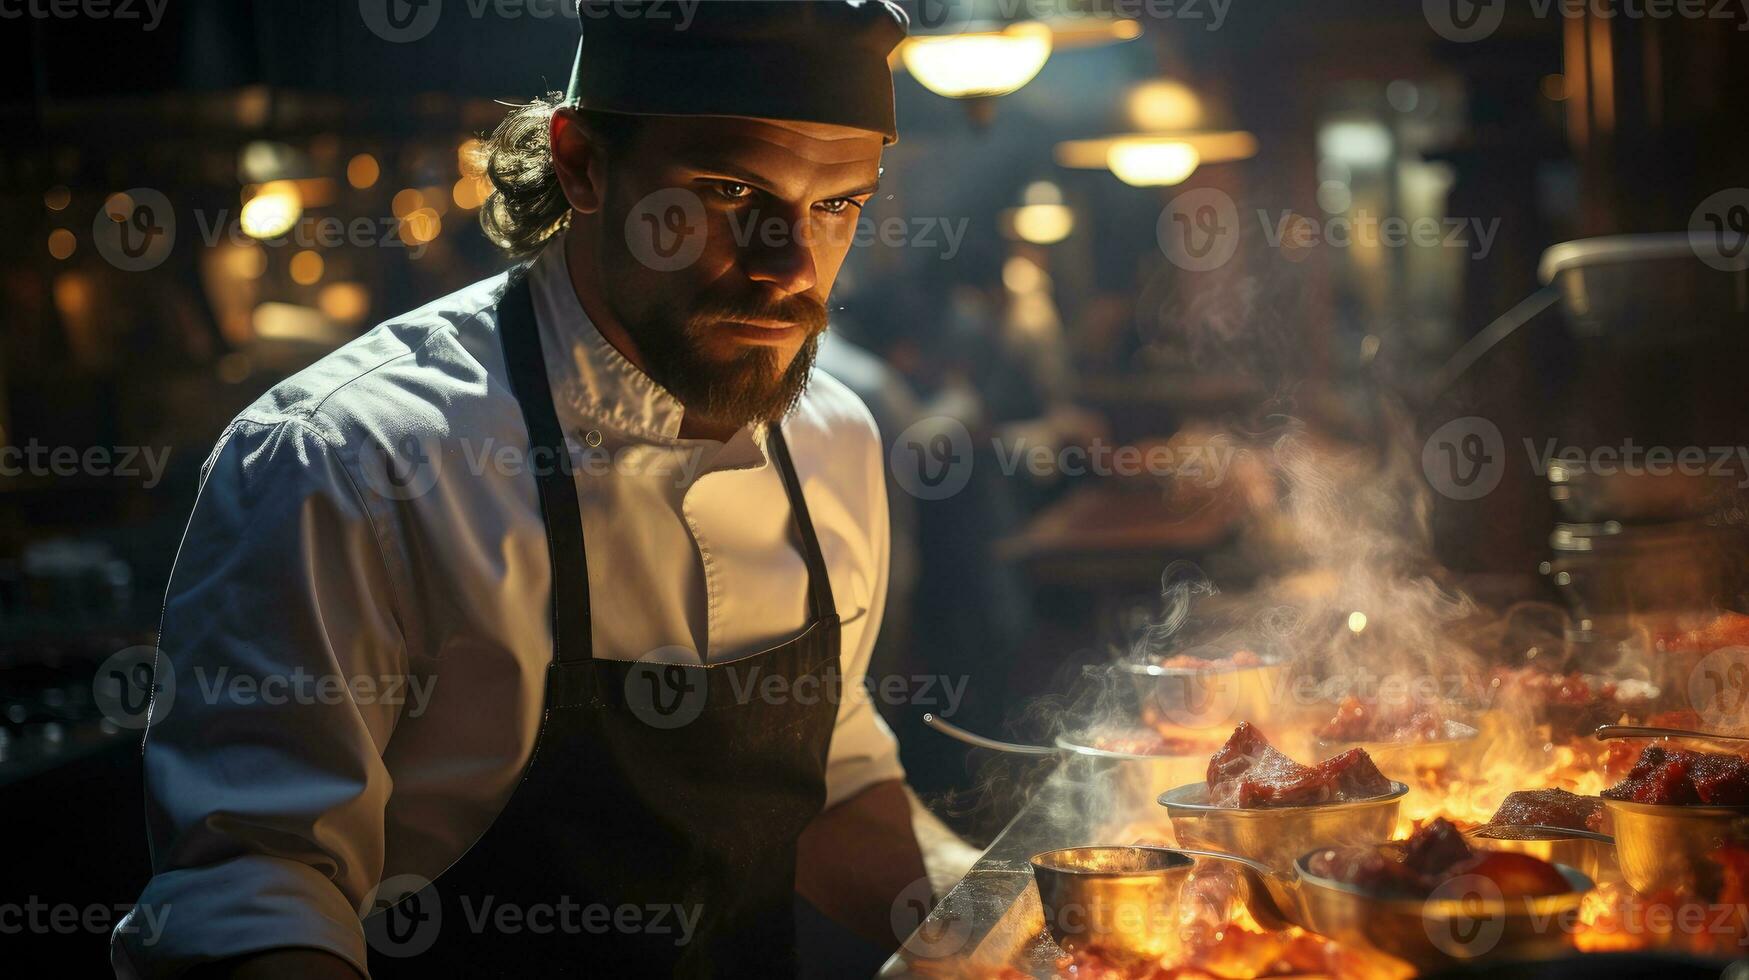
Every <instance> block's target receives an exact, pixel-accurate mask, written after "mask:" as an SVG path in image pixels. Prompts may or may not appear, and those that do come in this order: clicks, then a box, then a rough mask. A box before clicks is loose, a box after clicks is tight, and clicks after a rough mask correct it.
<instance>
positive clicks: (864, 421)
mask: <svg viewBox="0 0 1749 980" xmlns="http://www.w3.org/2000/svg"><path fill="white" fill-rule="evenodd" d="M784 431H785V432H786V433H788V434H790V435H792V436H796V435H801V434H806V435H808V436H814V437H818V438H823V439H849V440H856V441H858V442H862V441H869V442H872V443H874V444H876V445H879V443H880V430H879V429H878V428H877V427H876V426H875V420H874V415H873V414H872V413H871V412H870V411H869V410H868V406H867V405H865V404H863V401H862V399H861V398H860V397H859V396H858V395H857V394H856V392H854V391H852V390H850V387H849V386H848V385H846V384H845V383H844V382H842V381H839V380H838V379H837V378H835V377H833V376H832V375H831V374H829V373H827V372H826V370H825V369H824V368H821V367H818V366H816V367H815V368H814V370H813V374H812V375H811V376H810V378H809V380H808V388H807V391H806V392H805V393H804V394H803V395H802V399H801V401H800V402H798V403H797V404H796V410H795V414H794V415H792V416H791V417H790V419H789V421H788V422H787V423H786V424H785V426H784Z"/></svg>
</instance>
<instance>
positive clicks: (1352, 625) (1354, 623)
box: [1348, 609, 1366, 633]
mask: <svg viewBox="0 0 1749 980" xmlns="http://www.w3.org/2000/svg"><path fill="white" fill-rule="evenodd" d="M1363 629H1366V613H1363V612H1361V611H1360V610H1358V609H1356V610H1355V611H1353V612H1351V613H1349V614H1348V631H1349V632H1351V633H1359V632H1360V631H1361V630H1363Z"/></svg>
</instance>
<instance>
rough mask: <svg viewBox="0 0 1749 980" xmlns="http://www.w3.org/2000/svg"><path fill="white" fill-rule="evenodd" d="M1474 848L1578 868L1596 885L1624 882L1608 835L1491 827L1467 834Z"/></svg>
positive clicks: (1534, 828)
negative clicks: (1525, 856)
mask: <svg viewBox="0 0 1749 980" xmlns="http://www.w3.org/2000/svg"><path fill="white" fill-rule="evenodd" d="M1464 836H1465V837H1466V838H1468V839H1469V841H1470V844H1471V845H1472V846H1475V847H1478V848H1482V849H1486V850H1493V851H1511V852H1513V853H1515V854H1528V855H1529V856H1531V857H1533V858H1537V859H1539V860H1543V861H1547V862H1548V863H1550V864H1555V865H1565V866H1567V867H1569V868H1577V869H1578V870H1579V871H1581V872H1583V873H1584V874H1585V876H1586V877H1587V878H1590V879H1591V880H1592V881H1594V882H1596V883H1597V884H1600V885H1602V884H1611V883H1614V882H1618V881H1621V880H1622V876H1621V866H1620V864H1619V863H1618V862H1617V860H1616V856H1615V840H1614V839H1613V838H1611V837H1610V836H1609V835H1607V834H1596V833H1591V832H1589V831H1575V830H1569V829H1567V828H1565V827H1503V828H1502V827H1491V826H1487V825H1484V826H1481V827H1477V828H1474V829H1472V830H1466V831H1464Z"/></svg>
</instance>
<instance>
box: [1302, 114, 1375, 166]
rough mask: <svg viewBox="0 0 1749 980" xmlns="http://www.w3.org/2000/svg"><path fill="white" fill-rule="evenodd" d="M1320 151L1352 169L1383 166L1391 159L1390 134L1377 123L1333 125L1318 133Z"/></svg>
mask: <svg viewBox="0 0 1749 980" xmlns="http://www.w3.org/2000/svg"><path fill="white" fill-rule="evenodd" d="M1318 150H1319V152H1321V153H1322V154H1323V155H1324V156H1326V157H1330V158H1333V159H1336V160H1340V161H1342V162H1343V163H1346V164H1348V165H1349V166H1351V167H1380V166H1384V165H1385V164H1387V163H1389V162H1390V160H1391V152H1392V150H1391V134H1390V131H1388V130H1386V129H1385V127H1383V126H1381V125H1379V124H1378V123H1376V122H1339V123H1331V124H1330V125H1328V126H1325V127H1324V128H1323V129H1321V130H1319V131H1318Z"/></svg>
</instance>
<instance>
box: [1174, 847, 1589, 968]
mask: <svg viewBox="0 0 1749 980" xmlns="http://www.w3.org/2000/svg"><path fill="white" fill-rule="evenodd" d="M1321 850H1323V848H1317V849H1314V850H1312V851H1309V852H1307V853H1305V854H1302V855H1301V856H1299V857H1298V858H1295V859H1294V862H1293V865H1292V867H1291V869H1290V870H1288V871H1286V872H1282V871H1276V870H1273V869H1270V868H1268V867H1265V866H1264V865H1262V864H1259V863H1258V862H1255V861H1251V860H1248V859H1245V858H1240V857H1237V856H1234V855H1222V854H1218V853H1214V852H1208V851H1198V850H1187V851H1185V852H1184V853H1186V854H1189V855H1193V856H1196V857H1209V858H1215V859H1217V860H1228V861H1231V862H1233V863H1234V864H1237V865H1239V866H1240V867H1241V868H1243V869H1244V870H1245V871H1246V872H1247V873H1248V874H1249V876H1250V877H1251V878H1252V879H1255V880H1256V881H1257V882H1258V883H1259V887H1256V888H1253V889H1251V890H1250V891H1248V892H1247V895H1246V900H1247V902H1248V903H1250V908H1251V913H1252V917H1253V918H1255V919H1257V921H1258V922H1260V923H1266V924H1272V925H1274V924H1288V923H1291V924H1293V925H1298V926H1300V927H1302V928H1305V929H1309V930H1311V931H1312V932H1316V933H1318V934H1319V935H1323V936H1328V937H1329V938H1331V939H1335V940H1337V941H1338V942H1344V943H1349V944H1351V945H1355V946H1365V947H1370V948H1372V949H1376V950H1378V951H1380V952H1383V953H1386V954H1389V955H1391V956H1394V957H1396V958H1398V959H1400V960H1403V961H1404V962H1406V963H1408V964H1410V965H1411V966H1412V967H1414V968H1415V969H1416V971H1417V972H1418V973H1425V972H1430V971H1433V970H1437V969H1440V968H1442V967H1447V966H1451V965H1454V964H1457V963H1468V962H1489V961H1491V960H1522V959H1547V958H1551V957H1555V956H1561V955H1564V954H1566V953H1568V952H1570V951H1571V949H1572V943H1573V935H1574V933H1575V931H1576V924H1577V921H1578V915H1579V906H1580V904H1581V903H1582V902H1583V901H1584V898H1585V893H1587V892H1589V891H1590V890H1591V889H1592V887H1593V886H1592V881H1591V879H1590V878H1589V877H1587V876H1586V875H1584V874H1583V873H1581V872H1579V871H1576V870H1574V869H1573V868H1569V867H1564V866H1562V865H1556V866H1555V870H1557V871H1559V872H1560V874H1561V877H1562V878H1564V879H1566V882H1567V884H1568V885H1569V886H1570V887H1569V890H1568V891H1565V892H1561V893H1559V894H1556V895H1537V896H1524V897H1519V898H1506V897H1505V896H1503V895H1500V894H1499V892H1498V890H1497V889H1492V893H1490V891H1491V889H1490V886H1489V885H1488V884H1486V883H1484V881H1483V879H1480V878H1477V877H1475V876H1471V875H1464V876H1460V877H1458V878H1455V879H1453V880H1452V881H1450V882H1448V883H1447V884H1445V885H1443V886H1441V887H1440V888H1439V889H1438V890H1436V891H1435V892H1434V894H1433V895H1432V896H1430V897H1428V898H1389V897H1383V896H1379V895H1375V894H1373V893H1370V892H1367V891H1365V890H1364V889H1361V888H1358V887H1355V886H1354V885H1349V884H1346V883H1344V882H1340V881H1334V880H1331V879H1329V878H1322V877H1319V876H1317V875H1314V874H1312V873H1311V871H1310V870H1309V868H1310V862H1311V859H1312V858H1313V856H1315V855H1316V854H1317V853H1318V852H1319V851H1321Z"/></svg>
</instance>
